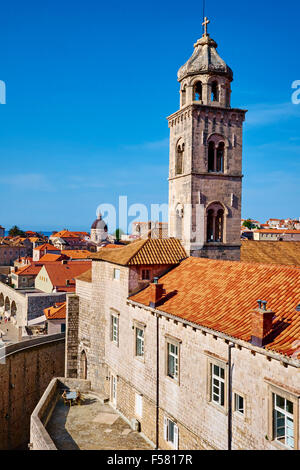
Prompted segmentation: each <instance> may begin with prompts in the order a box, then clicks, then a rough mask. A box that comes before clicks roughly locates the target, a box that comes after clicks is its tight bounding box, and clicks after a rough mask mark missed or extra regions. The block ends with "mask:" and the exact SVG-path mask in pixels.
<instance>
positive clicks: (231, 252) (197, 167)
mask: <svg viewBox="0 0 300 470" xmlns="http://www.w3.org/2000/svg"><path fill="white" fill-rule="evenodd" d="M194 48H195V50H194V53H193V55H192V57H191V58H190V59H189V60H188V61H187V63H186V64H185V65H183V66H182V67H181V68H180V69H179V72H178V81H179V83H180V109H179V111H177V112H176V113H174V114H172V115H171V116H169V117H168V122H169V128H170V162H169V164H170V171H169V235H170V236H172V237H177V238H179V239H181V240H182V242H183V245H184V247H185V249H186V251H187V253H188V254H189V255H192V256H200V257H206V258H214V259H229V260H239V259H240V220H241V198H242V142H243V140H242V139H243V122H244V119H245V112H246V111H244V110H241V109H235V108H231V82H232V80H233V73H232V70H231V69H230V68H229V67H228V66H227V65H226V63H225V62H224V61H223V60H222V59H221V57H220V56H219V55H218V53H217V51H216V48H217V44H216V42H215V41H214V40H213V39H211V38H210V36H209V34H207V30H205V33H204V34H203V36H202V38H201V39H199V40H198V41H197V43H196V44H195V45H194Z"/></svg>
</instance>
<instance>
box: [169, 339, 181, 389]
mask: <svg viewBox="0 0 300 470" xmlns="http://www.w3.org/2000/svg"><path fill="white" fill-rule="evenodd" d="M167 375H168V376H169V377H171V378H172V379H175V380H178V377H179V345H178V344H175V343H167Z"/></svg>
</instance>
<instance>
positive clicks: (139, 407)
mask: <svg viewBox="0 0 300 470" xmlns="http://www.w3.org/2000/svg"><path fill="white" fill-rule="evenodd" d="M135 414H136V415H137V416H139V417H140V418H142V416H143V395H140V394H139V393H136V394H135Z"/></svg>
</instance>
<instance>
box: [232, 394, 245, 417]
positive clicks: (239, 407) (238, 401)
mask: <svg viewBox="0 0 300 470" xmlns="http://www.w3.org/2000/svg"><path fill="white" fill-rule="evenodd" d="M234 411H236V412H237V413H240V414H241V415H244V414H245V400H244V397H242V396H241V395H239V394H238V393H235V394H234Z"/></svg>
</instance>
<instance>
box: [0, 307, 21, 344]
mask: <svg viewBox="0 0 300 470" xmlns="http://www.w3.org/2000/svg"><path fill="white" fill-rule="evenodd" d="M2 315H3V314H2ZM2 315H1V316H2ZM1 333H2V338H1ZM0 338H1V339H2V341H3V342H4V343H5V344H6V345H8V344H11V343H16V342H17V341H18V329H17V328H16V326H15V325H14V324H13V323H11V322H6V323H5V321H4V320H0Z"/></svg>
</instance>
